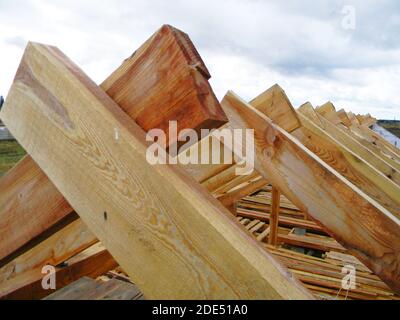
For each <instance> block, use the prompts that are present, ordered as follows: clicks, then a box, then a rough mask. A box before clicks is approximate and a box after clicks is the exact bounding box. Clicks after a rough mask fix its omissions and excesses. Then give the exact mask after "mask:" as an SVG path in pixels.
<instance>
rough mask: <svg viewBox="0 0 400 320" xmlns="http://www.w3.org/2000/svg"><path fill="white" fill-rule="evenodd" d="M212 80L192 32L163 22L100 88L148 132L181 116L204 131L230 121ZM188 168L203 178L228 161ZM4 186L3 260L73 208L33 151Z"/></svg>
mask: <svg viewBox="0 0 400 320" xmlns="http://www.w3.org/2000/svg"><path fill="white" fill-rule="evenodd" d="M165 52H168V54H165ZM167 71H168V72H167ZM209 78H210V75H209V73H208V71H207V68H206V67H205V65H204V63H203V61H202V60H201V58H200V56H199V54H198V53H197V51H196V49H195V48H194V46H193V44H192V43H191V41H190V40H189V38H188V37H187V35H186V34H184V33H183V32H181V31H179V30H177V29H175V28H173V27H171V26H168V25H164V26H163V27H162V28H161V29H160V30H158V31H157V32H156V33H155V34H154V35H153V36H152V37H151V38H150V39H149V40H148V41H147V42H146V43H145V44H143V45H142V46H141V47H140V48H139V49H138V50H137V51H136V52H135V54H133V55H132V56H131V57H130V58H128V59H126V60H125V61H124V62H123V63H122V65H121V66H120V67H119V68H118V69H117V70H115V72H113V73H112V75H111V76H109V77H108V78H107V79H106V80H105V81H104V82H103V83H102V84H101V88H102V89H104V90H105V91H106V92H107V94H109V95H110V96H111V97H113V99H115V101H116V102H117V103H118V104H119V106H120V107H121V108H122V109H123V110H124V111H125V112H127V114H128V115H130V116H131V117H132V118H133V119H135V120H136V121H137V122H138V123H139V124H140V125H141V126H142V128H143V129H144V130H149V129H152V128H164V127H165V126H166V125H168V120H177V121H178V129H179V128H181V127H185V128H193V129H195V130H200V129H202V128H216V127H219V126H220V125H222V124H223V123H225V122H226V121H227V119H226V116H225V115H224V113H223V111H222V109H221V107H220V105H219V103H218V101H217V100H216V98H215V96H214V93H213V92H212V90H211V87H210V85H209V84H208V82H207V79H209ZM178 87H179V88H180V90H178ZM171 92H174V94H173V95H172V94H171ZM159 101H162V104H161V105H160V104H159ZM182 110H185V112H182ZM117 129H118V128H114V130H117ZM166 133H167V139H168V130H167V131H166ZM114 134H115V133H114ZM187 167H188V168H187V169H188V170H190V171H191V173H192V174H193V175H194V176H196V177H199V179H201V178H204V177H207V176H210V175H211V174H212V173H214V171H215V170H222V169H223V168H226V167H227V165H215V166H209V167H207V166H206V165H196V166H187ZM221 167H222V168H221ZM0 190H1V192H0V260H2V259H4V258H5V257H7V256H8V255H10V254H11V253H13V252H15V251H16V250H17V249H18V248H20V247H21V246H23V245H24V244H26V243H27V242H29V241H30V240H32V239H33V238H35V237H37V236H38V235H40V234H41V233H42V232H43V231H44V230H47V229H49V228H50V227H51V226H53V225H54V224H55V223H57V222H58V221H59V220H61V219H62V218H64V217H65V216H66V215H68V214H70V213H72V212H73V209H72V208H71V206H70V205H69V204H68V202H67V201H66V200H65V199H64V197H63V196H62V195H61V193H60V192H59V191H58V190H57V188H56V187H55V186H54V185H53V183H52V182H51V181H50V180H49V179H48V178H47V176H46V175H45V174H44V172H43V171H42V170H41V169H40V168H39V167H38V166H37V165H36V164H35V162H34V161H33V160H32V158H31V157H30V156H29V155H27V156H25V158H24V159H23V160H21V162H19V163H18V164H17V165H16V166H15V167H14V168H13V169H12V170H11V171H10V172H9V173H8V174H7V175H6V176H5V177H2V178H1V179H0ZM33 217H34V218H33Z"/></svg>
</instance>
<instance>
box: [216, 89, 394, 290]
mask: <svg viewBox="0 0 400 320" xmlns="http://www.w3.org/2000/svg"><path fill="white" fill-rule="evenodd" d="M221 105H222V107H223V109H224V111H225V113H226V114H227V115H228V118H229V123H230V125H231V127H232V128H253V129H254V130H255V132H254V134H255V143H256V146H255V152H256V155H255V167H256V169H257V170H258V171H259V172H260V173H261V174H262V175H263V176H264V177H265V178H266V179H267V180H268V181H270V182H271V184H273V185H274V186H276V187H277V188H279V190H280V191H281V192H282V193H283V194H284V195H285V196H286V197H287V198H288V199H289V200H290V201H292V202H293V204H295V205H296V206H297V207H298V208H300V209H301V210H302V211H304V212H306V213H307V214H309V215H310V216H311V217H312V218H313V219H315V220H316V221H318V223H320V224H321V225H323V226H324V228H325V230H326V231H327V232H328V233H329V234H330V235H331V236H332V237H334V238H335V239H336V240H337V241H338V242H339V243H340V244H341V245H343V246H344V247H346V248H347V249H348V250H349V252H350V253H351V254H353V255H354V256H356V257H357V258H359V259H360V260H361V261H363V262H364V263H365V264H366V265H367V266H368V267H369V268H370V269H371V270H373V271H374V272H375V273H376V274H377V275H378V276H379V277H380V278H381V279H382V280H383V281H384V282H386V284H388V285H389V286H390V287H391V288H392V289H393V290H397V291H399V290H400V270H399V265H400V261H399V259H400V221H399V219H398V218H396V217H395V216H393V215H392V214H391V213H390V212H389V211H387V210H386V209H385V208H383V207H382V206H381V205H379V204H378V203H377V202H376V201H374V200H373V199H371V198H370V197H369V196H367V195H366V194H365V193H363V192H362V191H361V190H359V189H358V188H357V187H355V186H354V185H353V184H351V183H350V182H348V181H347V180H346V179H345V178H343V177H342V176H341V175H340V174H338V173H337V172H336V171H335V170H334V169H332V168H331V167H329V166H328V165H326V164H325V163H324V162H323V161H321V160H320V159H319V158H318V157H316V156H315V155H314V154H313V153H311V152H310V151H309V150H308V149H307V148H305V147H304V146H303V145H302V144H301V143H299V141H298V140H297V139H295V138H293V137H292V136H291V135H290V134H288V133H287V132H286V131H285V130H283V129H282V128H280V127H279V126H277V125H275V124H273V123H272V122H271V120H270V119H269V118H268V117H267V116H265V115H264V114H262V113H261V112H259V111H258V110H257V109H255V108H253V107H252V106H251V105H249V104H248V103H246V102H245V101H243V100H242V99H240V98H239V97H238V96H237V95H235V94H234V93H233V92H228V93H227V94H226V95H225V97H224V99H223V101H222V103H221ZM271 137H272V138H271ZM383 257H384V258H383Z"/></svg>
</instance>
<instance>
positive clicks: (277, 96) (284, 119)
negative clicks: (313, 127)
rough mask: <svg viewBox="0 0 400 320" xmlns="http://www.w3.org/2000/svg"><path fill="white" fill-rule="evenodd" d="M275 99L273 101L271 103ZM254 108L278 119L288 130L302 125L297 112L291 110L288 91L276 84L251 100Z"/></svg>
mask: <svg viewBox="0 0 400 320" xmlns="http://www.w3.org/2000/svg"><path fill="white" fill-rule="evenodd" d="M272 101H273V103H271V102H272ZM250 104H251V105H252V106H254V108H256V109H258V110H260V111H261V112H262V113H264V114H266V115H267V116H268V117H270V118H271V119H277V121H279V123H280V124H281V127H282V128H283V129H285V130H286V131H287V132H292V131H293V130H295V129H297V128H299V127H300V120H299V119H298V117H297V114H296V113H295V112H290V111H291V110H294V109H293V106H292V105H291V103H290V101H289V99H288V97H287V95H286V93H285V92H284V91H283V90H282V88H281V87H280V86H279V85H278V84H275V85H273V86H272V87H271V88H269V89H268V90H266V91H265V92H263V93H261V94H260V95H259V96H257V97H256V98H254V99H253V100H252V101H250Z"/></svg>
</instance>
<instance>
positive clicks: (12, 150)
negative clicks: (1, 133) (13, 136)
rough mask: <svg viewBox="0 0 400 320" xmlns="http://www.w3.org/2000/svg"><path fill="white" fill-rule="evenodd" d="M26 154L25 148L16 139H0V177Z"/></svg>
mask: <svg viewBox="0 0 400 320" xmlns="http://www.w3.org/2000/svg"><path fill="white" fill-rule="evenodd" d="M24 155H25V150H24V149H23V148H22V147H21V146H20V145H19V144H18V142H17V141H15V140H2V141H0V177H1V176H2V175H4V173H6V172H7V171H8V170H9V169H11V168H12V167H13V166H14V164H15V163H17V162H18V161H19V160H20V159H21V158H22V157H23V156H24Z"/></svg>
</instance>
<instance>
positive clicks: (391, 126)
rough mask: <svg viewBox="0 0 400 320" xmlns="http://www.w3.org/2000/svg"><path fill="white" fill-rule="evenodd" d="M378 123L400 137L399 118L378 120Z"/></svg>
mask: <svg viewBox="0 0 400 320" xmlns="http://www.w3.org/2000/svg"><path fill="white" fill-rule="evenodd" d="M378 125H380V126H381V127H383V128H385V129H386V130H387V131H389V132H391V133H393V134H394V135H396V136H397V137H399V138H400V121H399V120H378Z"/></svg>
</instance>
